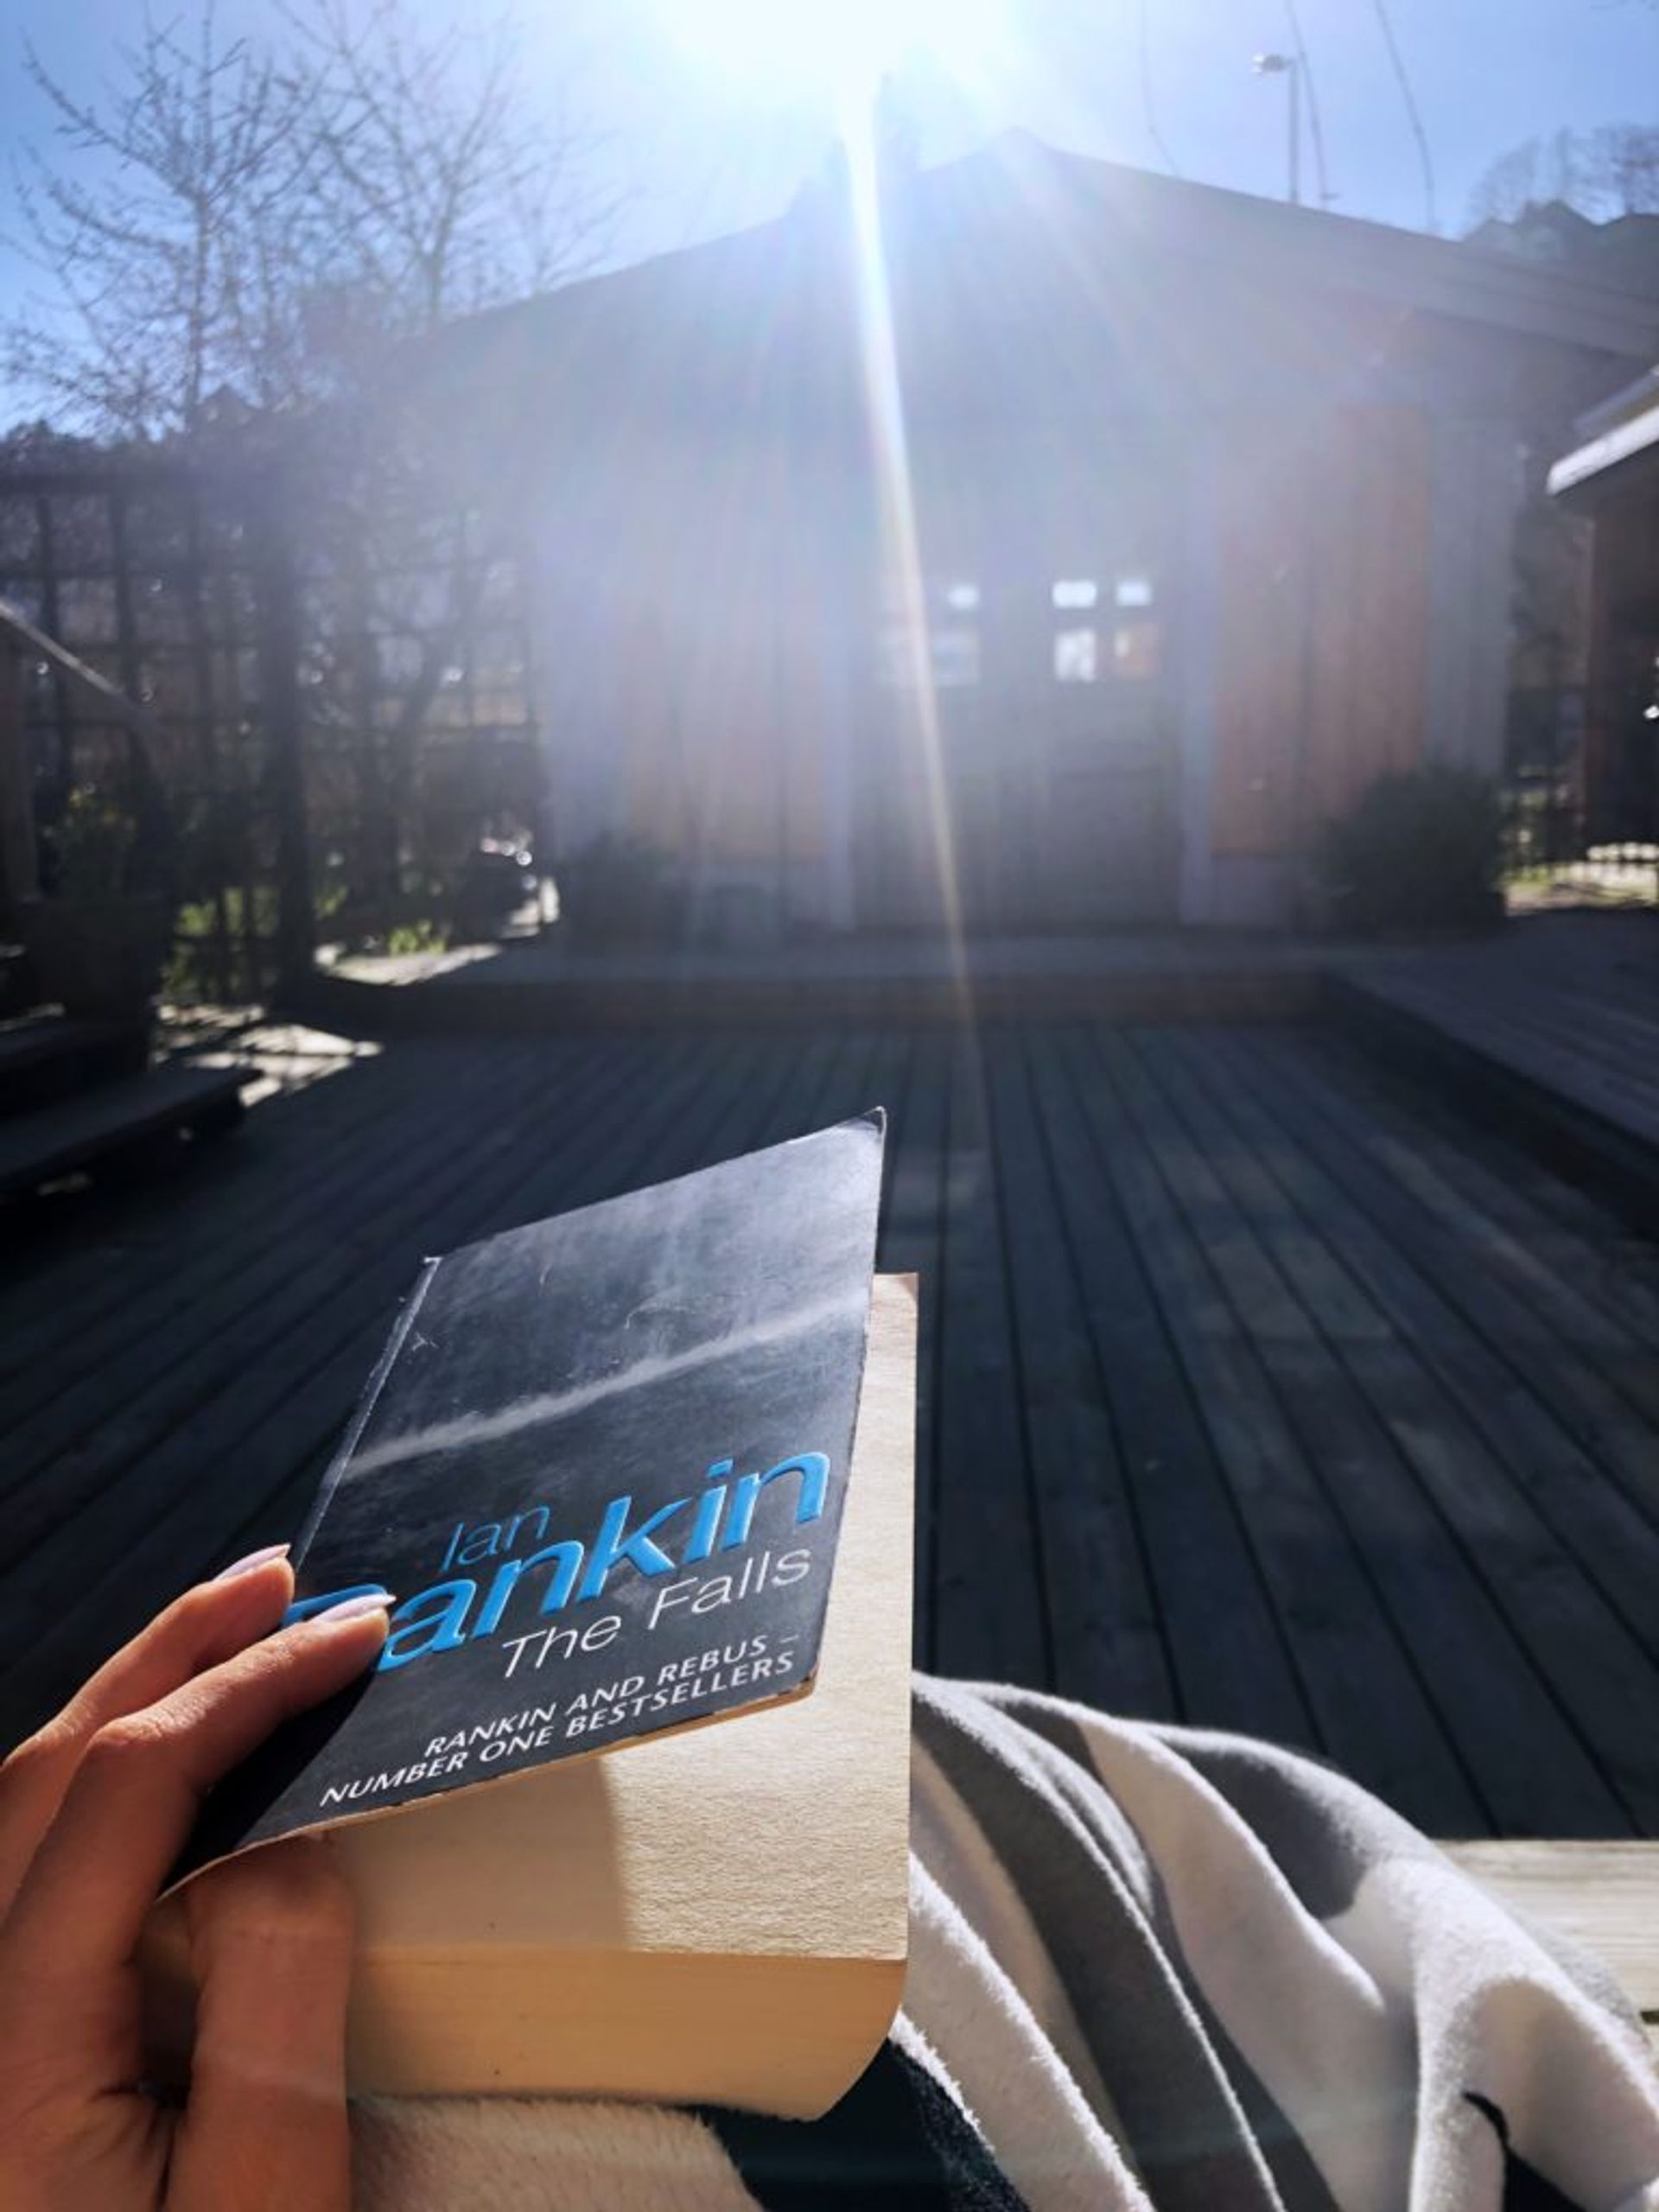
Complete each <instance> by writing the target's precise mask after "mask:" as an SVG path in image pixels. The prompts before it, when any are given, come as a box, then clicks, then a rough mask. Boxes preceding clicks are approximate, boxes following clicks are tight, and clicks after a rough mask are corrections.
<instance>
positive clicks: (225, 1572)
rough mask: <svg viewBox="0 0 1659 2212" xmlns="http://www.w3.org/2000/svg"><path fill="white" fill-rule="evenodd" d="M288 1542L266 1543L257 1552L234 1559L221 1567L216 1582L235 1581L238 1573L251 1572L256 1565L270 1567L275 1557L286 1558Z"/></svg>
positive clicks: (214, 1578)
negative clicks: (226, 1565) (243, 1557)
mask: <svg viewBox="0 0 1659 2212" xmlns="http://www.w3.org/2000/svg"><path fill="white" fill-rule="evenodd" d="M288 1550H289V1548H288V1546H287V1545H286V1544H266V1545H264V1546H263V1547H262V1548H261V1549H260V1550H258V1551H257V1552H250V1553H249V1554H248V1555H247V1557H246V1558H245V1559H236V1560H232V1561H231V1563H230V1565H229V1566H228V1567H220V1568H219V1573H217V1574H216V1575H215V1576H214V1577H213V1580H214V1581H215V1582H234V1581H235V1580H236V1578H237V1576H238V1574H251V1573H253V1570H254V1568H255V1567H269V1566H270V1562H271V1561H272V1560H274V1559H286V1558H287V1557H288Z"/></svg>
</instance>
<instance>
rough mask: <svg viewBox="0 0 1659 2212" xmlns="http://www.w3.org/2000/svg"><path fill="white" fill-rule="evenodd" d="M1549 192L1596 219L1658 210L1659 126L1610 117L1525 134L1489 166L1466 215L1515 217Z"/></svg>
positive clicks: (1548, 198) (1488, 218) (1476, 220)
mask: <svg viewBox="0 0 1659 2212" xmlns="http://www.w3.org/2000/svg"><path fill="white" fill-rule="evenodd" d="M1552 200H1559V201H1560V203H1561V204H1562V205H1563V206H1565V207H1571V208H1573V209H1575V210H1576V211H1577V213H1580V215H1585V216H1587V217H1589V218H1590V219H1592V221H1596V222H1606V221H1609V220H1611V219H1612V218H1613V217H1615V216H1618V215H1650V214H1656V213H1659V127H1656V126H1655V125H1654V124H1647V123H1611V124H1601V125H1600V126H1599V127H1598V128H1597V129H1595V130H1557V131H1554V132H1553V133H1552V134H1551V135H1550V136H1549V137H1545V138H1529V139H1526V140H1525V141H1524V142H1523V143H1522V144H1520V145H1518V146H1512V147H1510V149H1509V151H1508V152H1507V153H1503V154H1500V155H1499V156H1497V159H1496V160H1495V161H1494V162H1491V164H1490V165H1489V166H1488V168H1486V170H1485V172H1484V175H1482V176H1481V178H1480V180H1479V181H1478V183H1477V184H1476V186H1475V189H1474V193H1473V194H1472V196H1471V200H1470V204H1469V220H1470V222H1471V224H1476V223H1482V222H1487V221H1493V220H1496V221H1499V222H1513V221H1514V220H1515V219H1516V217H1517V216H1519V215H1521V214H1522V213H1524V212H1525V211H1526V209H1527V208H1528V207H1542V206H1544V205H1546V204H1547V203H1548V202H1549V201H1552Z"/></svg>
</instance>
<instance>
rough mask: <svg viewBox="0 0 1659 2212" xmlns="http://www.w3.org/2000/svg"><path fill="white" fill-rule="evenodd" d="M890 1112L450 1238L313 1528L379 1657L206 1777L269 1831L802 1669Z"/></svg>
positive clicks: (309, 1541)
mask: <svg viewBox="0 0 1659 2212" xmlns="http://www.w3.org/2000/svg"><path fill="white" fill-rule="evenodd" d="M882 1138H883V1122H882V1117H881V1116H880V1114H879V1113H876V1114H872V1115H869V1116H865V1117H863V1118H862V1119H861V1120H858V1121H853V1122H844V1123H842V1125H841V1126H840V1127H838V1128H831V1129H826V1130H823V1131H821V1132H820V1133H819V1134H817V1135H814V1136H810V1137H804V1138H802V1139H800V1140H798V1141H796V1142H793V1143H790V1144H783V1145H778V1146H774V1147H771V1148H769V1149H768V1150H766V1151H764V1152H758V1153H753V1154H749V1155H747V1157H746V1158H743V1159H740V1160H731V1161H728V1162H726V1163H725V1164H723V1165H721V1166H716V1167H711V1168H708V1169H705V1170H704V1171H702V1173H697V1174H694V1175H688V1176H685V1177H683V1178H681V1179H679V1180H677V1181H675V1182H671V1183H664V1184H660V1185H656V1186H655V1187H653V1188H652V1189H649V1190H643V1191H637V1192H631V1193H630V1194H628V1195H627V1196H626V1197H623V1198H615V1199H611V1200H607V1202H605V1203H604V1204H601V1205H593V1206H588V1207H585V1208H583V1209H582V1210H581V1211H576V1212H573V1213H568V1214H563V1215H561V1216H558V1217H555V1218H554V1219H551V1220H549V1221H543V1222H537V1223H534V1224H531V1225H530V1226H529V1227H527V1228H523V1229H515V1230H509V1231H507V1232H506V1233H505V1235H502V1236H492V1237H490V1238H488V1239H486V1241H485V1242H483V1243H477V1244H473V1245H468V1246H467V1247H465V1248H464V1249H461V1250H459V1251H456V1252H452V1253H449V1254H448V1255H445V1256H444V1257H443V1258H442V1259H437V1260H434V1261H430V1262H428V1263H427V1265H426V1267H425V1268H424V1269H423V1273H422V1274H421V1277H420V1279H419V1281H418V1282H417V1283H416V1287H415V1289H414V1291H413V1292H412V1294H411V1295H410V1298H409V1300H408V1301H407V1303H406V1304H405V1306H404V1309H403V1311H402V1313H400V1314H399V1316H398V1317H397V1323H396V1325H395V1327H394V1329H393V1331H392V1334H391V1341H390V1342H389V1344H387V1347H386V1350H385V1353H384V1354H383V1356H382V1357H381V1360H380V1363H379V1364H378V1368H377V1369H376V1370H375V1372H374V1375H373V1376H372V1378H371V1381H370V1383H369V1386H368V1389H367V1390H366V1391H365V1395H364V1398H363V1400H362V1402H361V1404H360V1405H359V1409H358V1412H357V1414H356V1415H355V1417H354V1419H353V1422H352V1425H351V1427H350V1428H349V1430H348V1431H347V1433H346V1439H345V1440H344V1442H343V1443H342V1445H341V1446H340V1451H339V1452H338V1453H337V1454H336V1457H335V1459H334V1463H333V1465H331V1466H330V1468H329V1470H328V1472H327V1475H326V1477H325V1478H324V1480H323V1484H322V1487H321V1491H320V1493H319V1496H318V1498H317V1502H316V1504H315V1507H314V1509H313V1510H312V1513H311V1516H310V1518H309V1520H308V1523H307V1525H306V1528H305V1530H304V1532H303V1534H302V1537H301V1540H300V1541H299V1543H298V1545H297V1546H296V1602H295V1611H296V1613H305V1612H312V1611H321V1609H322V1608H323V1607H325V1606H327V1605H330V1604H333V1603H334V1602H337V1601H338V1600H339V1599H340V1598H342V1597H344V1596H346V1595H348V1594H353V1593H355V1592H359V1591H360V1590H365V1589H370V1588H373V1587H375V1586H379V1587H381V1588H383V1589H385V1590H388V1591H390V1592H392V1593H393V1594H394V1596H395V1599H396V1601H397V1602H396V1604H395V1605H394V1606H393V1608H392V1612H391V1634H390V1636H389V1637H388V1638H387V1641H386V1645H385V1650H384V1652H383V1653H382V1656H381V1657H380V1660H379V1662H378V1665H377V1666H376V1667H375V1668H374V1669H373V1670H372V1672H371V1673H369V1674H368V1675H366V1676H365V1678H364V1679H363V1680H362V1681H360V1682H359V1683H358V1684H355V1685H354V1686H353V1688H352V1689H351V1690H350V1691H348V1692H346V1694H344V1695H342V1696H341V1697H340V1698H337V1699H334V1700H331V1701H330V1702H329V1703H328V1704H327V1705H326V1706H324V1707H320V1708H318V1710H317V1711H316V1712H315V1713H309V1714H307V1715H306V1716H304V1718H303V1719H302V1720H300V1721H298V1722H296V1723H293V1724H290V1725H289V1726H287V1727H285V1728H284V1729H283V1730H282V1731H280V1732H278V1734H277V1736H275V1737H273V1738H271V1739H270V1742H269V1743H268V1744H267V1745H264V1747H262V1749H261V1750H260V1751H259V1752H257V1754H256V1755H255V1757H254V1758H251V1760H249V1761H248V1762H247V1763H246V1764H245V1765H244V1766H242V1767H241V1768H239V1769H238V1770H237V1772H236V1773H235V1774H233V1775H232V1776H231V1777H229V1778H228V1779H227V1780H226V1782H225V1783H222V1784H221V1785H220V1786H219V1789H216V1790H215V1791H214V1792H213V1795H212V1796H211V1797H210V1798H209V1800H208V1802H207V1806H206V1808H204V1812H203V1815H202V1819H201V1821H200V1825H199V1827H198V1829H197V1832H196V1834H195V1836H194V1838H193V1840H192V1844H191V1847H190V1849H189V1851H188V1853H187V1854H186V1857H185V1859H184V1860H183V1861H182V1862H181V1866H180V1868H179V1870H178V1871H179V1873H180V1875H181V1876H182V1875H183V1874H185V1873H188V1872H191V1871H193V1870H194V1868H195V1867H198V1866H203V1865H205V1864H207V1862H208V1861H209V1860H210V1859H217V1858H219V1857H221V1856H223V1855H224V1854H225V1853H227V1852H230V1851H233V1850H236V1849H238V1848H240V1847H243V1846H245V1845H248V1844H252V1843H259V1842H264V1841H268V1840H271V1839H273V1838H275V1837H277V1836H280V1835H284V1834H289V1833H291V1832H294V1831H296V1830H299V1829H302V1828H307V1827H318V1826H323V1825H327V1824H329V1823H331V1822H334V1821H341V1820H347V1819H352V1818H355V1817H359V1816H361V1815H368V1814H373V1813H381V1812H386V1811H389V1810H391V1809H393V1808H397V1807H399V1806H403V1805H407V1804H409V1803H410V1802H413V1801H415V1800H416V1799H420V1798H423V1797H428V1796H435V1795H438V1794H441V1793H442V1792H445V1791H448V1790H453V1789H466V1788H470V1787H471V1786H473V1785H474V1784H476V1783H484V1782H487V1781H490V1780H492V1779H493V1778H494V1777H501V1776H507V1775H512V1774H514V1773H518V1772H522V1771H523V1770H524V1769H525V1768H527V1767H533V1766H537V1765H540V1764H545V1763H546V1762H549V1761H551V1760H556V1759H561V1758H569V1757H571V1756H574V1755H577V1754H580V1753H582V1752H587V1751H594V1750H599V1749H603V1748H605V1747H607V1746H613V1745H621V1744H626V1743H629V1742H632V1741H634V1740H636V1739H637V1738H640V1737H643V1736H646V1735H649V1734H652V1733H653V1732H658V1731H661V1730H666V1729H671V1728H678V1727H683V1726H687V1725H689V1724H691V1723H694V1722H698V1721H705V1720H709V1719H715V1718H716V1717H717V1716H721V1715H728V1714H734V1713H741V1711H742V1710H743V1709H744V1708H745V1707H750V1706H754V1705H759V1704H763V1703H771V1702H772V1701H774V1700H779V1699H781V1698H786V1697H791V1696H798V1695H800V1694H803V1693H804V1692H805V1691H807V1690H808V1689H810V1686H811V1683H812V1680H813V1675H814V1673H815V1670H816V1668H817V1658H818V1649H819V1643H820V1639H821V1637H822V1633H823V1618H824V1609H825V1605H826V1601H827V1599H828V1597H829V1584H830V1578H831V1573H832V1570H833V1567H834V1565H835V1557H836V1535H837V1530H838V1528H839V1525H840V1520H841V1509H842V1495H843V1491H844V1489H845V1485H846V1483H847V1479H848V1471H849V1465H850V1462H851V1457H852V1443H853V1427H854V1421H855V1413H856V1408H857V1403H858V1395H859V1388H860V1383H861V1376H862V1372H863V1362H864V1345H865V1335H866V1331H867V1327H868V1318H869V1303H870V1284H871V1277H872V1274H873V1270H874V1257H875V1230H876V1214H877V1209H878V1205H879V1200H880V1180H881V1149H882Z"/></svg>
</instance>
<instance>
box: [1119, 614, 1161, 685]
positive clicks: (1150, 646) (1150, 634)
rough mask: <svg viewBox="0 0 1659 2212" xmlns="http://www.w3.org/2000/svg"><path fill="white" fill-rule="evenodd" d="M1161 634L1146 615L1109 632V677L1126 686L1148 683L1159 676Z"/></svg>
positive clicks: (1156, 625) (1155, 624)
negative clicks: (1112, 676) (1110, 641)
mask: <svg viewBox="0 0 1659 2212" xmlns="http://www.w3.org/2000/svg"><path fill="white" fill-rule="evenodd" d="M1159 644H1160V630H1159V626H1158V624H1157V623H1156V622H1155V621H1154V620H1153V619H1152V618H1151V617H1150V616H1148V615H1142V616H1141V618H1140V619H1139V620H1135V621H1128V622H1120V623H1119V624H1118V625H1117V626H1116V629H1115V630H1114V631H1113V632H1112V674H1113V675H1114V676H1115V677H1117V678H1118V679H1119V681H1120V682H1122V683H1151V682H1152V681H1153V680H1154V678H1155V677H1156V676H1157V674H1158V649H1159Z"/></svg>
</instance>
